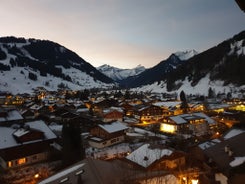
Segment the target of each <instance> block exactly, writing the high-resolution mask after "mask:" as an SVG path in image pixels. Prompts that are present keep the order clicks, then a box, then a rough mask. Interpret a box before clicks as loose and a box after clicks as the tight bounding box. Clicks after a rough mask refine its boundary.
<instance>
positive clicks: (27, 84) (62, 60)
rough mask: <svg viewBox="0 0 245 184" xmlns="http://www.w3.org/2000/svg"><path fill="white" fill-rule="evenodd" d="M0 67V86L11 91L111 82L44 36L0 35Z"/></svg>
mask: <svg viewBox="0 0 245 184" xmlns="http://www.w3.org/2000/svg"><path fill="white" fill-rule="evenodd" d="M0 71H1V73H0V76H1V78H0V89H1V90H2V91H6V90H7V91H11V92H13V93H23V92H26V91H32V89H33V88H35V87H38V86H42V87H45V88H47V89H49V90H57V89H59V88H68V89H85V88H87V89H88V88H101V87H102V88H103V87H105V88H107V87H110V86H113V85H114V81H113V80H112V79H110V78H109V77H107V76H105V75H104V74H102V73H101V72H99V71H98V70H97V69H96V68H94V67H93V66H92V65H91V64H89V63H88V62H86V61H85V60H83V59H82V58H81V57H79V56H78V55H77V54H76V53H74V52H72V51H71V50H69V49H67V48H65V47H63V46H61V45H59V44H57V43H54V42H51V41H47V40H36V39H24V38H15V37H2V38H0Z"/></svg>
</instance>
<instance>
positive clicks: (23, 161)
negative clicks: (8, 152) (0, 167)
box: [17, 158, 26, 165]
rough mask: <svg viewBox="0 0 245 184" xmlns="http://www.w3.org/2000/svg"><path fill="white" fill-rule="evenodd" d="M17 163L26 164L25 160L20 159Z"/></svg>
mask: <svg viewBox="0 0 245 184" xmlns="http://www.w3.org/2000/svg"><path fill="white" fill-rule="evenodd" d="M17 163H18V165H21V164H24V163H26V158H20V159H19V160H18V162H17Z"/></svg>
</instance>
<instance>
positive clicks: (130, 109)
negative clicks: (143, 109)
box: [120, 103, 134, 116]
mask: <svg viewBox="0 0 245 184" xmlns="http://www.w3.org/2000/svg"><path fill="white" fill-rule="evenodd" d="M120 106H121V107H122V108H123V109H124V111H125V115H126V116H133V115H134V106H133V105H130V104H129V103H124V104H120Z"/></svg>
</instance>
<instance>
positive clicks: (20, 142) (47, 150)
mask: <svg viewBox="0 0 245 184" xmlns="http://www.w3.org/2000/svg"><path fill="white" fill-rule="evenodd" d="M0 134H1V136H2V139H0V166H1V167H2V168H3V169H10V168H16V167H20V166H25V165H28V164H33V163H37V162H41V161H47V160H48V159H49V157H50V155H51V153H52V150H53V148H52V147H51V145H50V144H51V143H53V142H54V141H56V139H57V137H56V135H55V134H54V133H53V132H52V131H51V130H50V129H49V127H48V126H47V125H46V124H45V123H44V122H43V121H40V120H39V121H33V122H28V123H25V124H24V125H18V124H15V125H12V127H0Z"/></svg>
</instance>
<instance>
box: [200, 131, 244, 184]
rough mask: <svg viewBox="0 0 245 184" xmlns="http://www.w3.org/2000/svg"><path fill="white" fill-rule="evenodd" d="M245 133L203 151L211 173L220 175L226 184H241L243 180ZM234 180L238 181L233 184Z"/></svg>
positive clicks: (228, 138)
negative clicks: (224, 178)
mask: <svg viewBox="0 0 245 184" xmlns="http://www.w3.org/2000/svg"><path fill="white" fill-rule="evenodd" d="M244 140H245V132H242V133H239V134H236V135H234V136H231V137H227V138H226V139H225V140H223V141H220V142H218V143H216V144H214V145H213V146H210V147H208V148H206V149H204V150H203V153H204V155H205V156H206V158H207V164H208V165H209V166H210V167H211V168H212V172H213V173H216V174H217V173H222V174H223V176H224V177H226V179H227V180H228V183H243V182H244V179H245V172H244V166H245V147H244V145H243V142H244ZM236 180H240V182H239V181H237V182H235V181H236Z"/></svg>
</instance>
